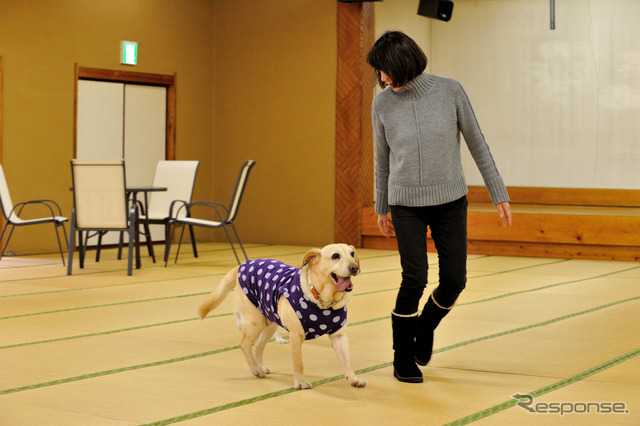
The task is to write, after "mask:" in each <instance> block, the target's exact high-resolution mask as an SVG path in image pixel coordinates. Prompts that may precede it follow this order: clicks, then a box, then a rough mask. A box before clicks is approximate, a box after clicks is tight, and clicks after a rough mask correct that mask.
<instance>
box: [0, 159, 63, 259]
mask: <svg viewBox="0 0 640 426" xmlns="http://www.w3.org/2000/svg"><path fill="white" fill-rule="evenodd" d="M0 205H2V215H3V216H4V220H5V223H4V226H3V227H2V233H0V240H2V237H3V236H4V233H5V231H6V230H7V227H8V226H9V225H11V230H9V234H8V236H7V241H5V243H4V246H3V247H2V253H0V259H2V256H4V252H5V250H6V249H7V245H9V240H10V239H11V235H12V234H13V230H14V229H15V227H16V226H28V225H39V224H42V223H53V226H54V228H55V231H56V238H57V239H58V248H59V249H60V257H61V258H62V264H63V265H64V254H63V252H62V243H61V242H60V235H59V233H58V227H59V226H62V234H63V235H64V237H65V244H66V238H67V231H66V229H65V227H64V223H65V222H66V221H67V220H68V219H67V218H66V217H64V216H62V211H61V210H60V206H59V205H58V203H56V202H55V201H53V200H31V201H25V202H23V203H18V204H16V205H13V202H12V201H11V195H9V187H8V185H7V180H6V178H5V176H4V170H3V168H2V165H1V164H0ZM38 205H39V206H44V208H46V209H47V210H48V211H49V213H50V214H51V215H50V216H49V215H48V216H46V217H40V218H36V219H21V218H20V217H19V216H20V215H21V214H22V211H23V209H24V208H25V207H26V206H38Z"/></svg>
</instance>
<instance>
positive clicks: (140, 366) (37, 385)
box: [0, 296, 640, 415]
mask: <svg viewBox="0 0 640 426" xmlns="http://www.w3.org/2000/svg"><path fill="white" fill-rule="evenodd" d="M638 299H640V296H636V297H632V298H628V299H623V300H618V301H616V302H612V303H608V304H606V305H602V306H597V307H594V308H591V309H587V310H584V311H579V312H575V313H573V314H569V315H563V316H561V317H558V318H553V319H550V320H547V321H543V322H540V323H536V324H531V325H528V326H523V327H518V328H515V329H512V330H507V331H504V332H500V333H494V334H490V335H487V336H484V337H479V338H475V339H470V340H466V341H463V342H459V343H456V344H453V345H449V346H446V347H444V348H440V349H436V350H434V353H440V352H444V351H447V350H451V349H455V348H458V347H461V346H465V345H469V344H472V343H477V342H481V341H484V340H489V339H493V338H496V337H502V336H506V335H509V334H514V333H518V332H520V331H525V330H529V329H532V328H536V327H542V326H546V325H549V324H553V323H556V322H558V321H562V320H565V319H569V318H573V317H577V316H580V315H584V314H588V313H591V312H594V311H598V310H600V309H605V308H608V307H611V306H615V305H619V304H622V303H626V302H631V301H634V300H638ZM385 318H386V317H385ZM367 322H370V321H367ZM362 323H365V322H361V323H360V324H362ZM356 325H357V324H356ZM239 348H240V347H239V346H230V347H227V348H222V349H218V350H214V351H207V352H201V353H198V354H192V355H187V356H183V357H178V358H171V359H166V360H161V361H155V362H150V363H145V364H138V365H132V366H128V367H122V368H117V369H112V370H105V371H98V372H95V373H90V374H83V375H79V376H74V377H68V378H65V379H58V380H52V381H48V382H42V383H34V384H31V385H26V386H20V387H16V388H10V389H3V390H0V395H6V394H11V393H16V392H23V391H28V390H33V389H39V388H44V387H48V386H55V385H60V384H65V383H71V382H77V381H80V380H86V379H91V378H95V377H101V376H106V375H111V374H117V373H123V372H127V371H133V370H139V369H143V368H149V367H157V366H161V365H168V364H174V363H177V362H182V361H188V360H192V359H196V358H202V357H205V356H208V355H214V354H217V353H221V352H226V351H230V350H234V349H239ZM390 365H391V363H383V364H379V365H376V366H371V367H368V368H365V369H363V370H358V371H357V372H356V373H357V374H362V373H363V372H369V371H374V370H378V369H381V368H385V367H388V366H390ZM339 378H342V376H335V377H332V378H328V379H323V380H321V381H320V384H324V383H329V382H332V381H335V380H338V379H339ZM281 392H284V391H279V393H278V394H282V393H281ZM268 395H271V394H268ZM275 396H277V395H275ZM271 397H273V396H269V397H264V396H263V398H262V399H268V398H271ZM259 400H261V399H259ZM242 402H243V401H238V402H237V403H236V404H240V405H246V404H247V403H250V402H247V403H242ZM251 402H256V401H253V400H251ZM236 406H237V405H236ZM227 408H233V407H231V406H229V407H227ZM227 408H225V409H227ZM214 409H216V408H214ZM217 411H220V410H219V409H217ZM205 414H208V413H205ZM205 414H201V415H205Z"/></svg>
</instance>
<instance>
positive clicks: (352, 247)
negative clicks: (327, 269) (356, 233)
mask: <svg viewBox="0 0 640 426" xmlns="http://www.w3.org/2000/svg"><path fill="white" fill-rule="evenodd" d="M349 248H350V249H351V250H353V257H354V258H355V259H356V263H357V264H358V271H359V272H362V268H361V267H360V258H359V257H358V252H357V251H356V248H355V247H354V246H349Z"/></svg>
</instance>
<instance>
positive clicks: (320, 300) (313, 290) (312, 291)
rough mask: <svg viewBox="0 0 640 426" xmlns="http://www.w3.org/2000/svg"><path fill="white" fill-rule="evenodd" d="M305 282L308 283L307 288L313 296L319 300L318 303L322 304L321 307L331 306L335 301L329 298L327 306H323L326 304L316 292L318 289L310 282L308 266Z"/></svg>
mask: <svg viewBox="0 0 640 426" xmlns="http://www.w3.org/2000/svg"><path fill="white" fill-rule="evenodd" d="M307 282H308V283H309V290H311V294H313V297H315V298H316V300H318V301H319V302H320V305H322V308H323V309H326V308H330V307H332V306H333V304H334V303H336V301H335V299H334V300H331V302H330V304H329V306H325V305H326V304H325V302H324V301H323V300H322V298H321V297H320V293H319V292H318V290H316V289H315V287H314V286H313V284H312V283H311V277H310V276H309V268H307Z"/></svg>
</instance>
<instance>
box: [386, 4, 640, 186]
mask: <svg viewBox="0 0 640 426" xmlns="http://www.w3.org/2000/svg"><path fill="white" fill-rule="evenodd" d="M392 3H393V4H392ZM417 4H418V1H417V0H416V1H413V0H396V1H394V2H389V5H387V6H385V7H386V8H395V12H394V13H387V14H386V15H385V16H393V19H392V20H391V21H390V20H389V19H387V18H381V19H380V16H379V14H380V13H382V14H384V13H385V8H381V7H378V6H377V5H376V25H377V27H376V33H378V34H380V33H381V32H382V31H384V29H385V28H379V27H378V24H379V23H381V24H383V25H386V26H389V27H394V28H396V29H400V30H403V29H404V26H403V25H404V24H403V22H402V21H403V20H404V19H403V18H402V17H401V16H402V15H401V14H398V13H397V12H398V10H399V9H400V8H402V9H404V10H403V13H404V14H405V15H408V14H409V13H411V14H412V15H411V16H407V22H408V24H407V26H406V27H407V28H408V31H407V32H413V33H415V32H416V30H415V16H414V15H413V14H415V11H413V9H414V6H415V9H416V11H417ZM555 4H556V11H555V12H556V13H555V14H556V29H555V30H551V29H550V28H549V12H550V11H549V7H550V2H549V1H548V0H458V1H455V7H454V11H453V17H452V19H451V21H450V22H440V21H436V20H430V19H427V18H423V19H424V20H425V28H426V27H427V26H428V27H429V28H430V37H429V39H428V41H419V43H421V45H422V47H423V49H424V50H425V52H426V53H427V56H428V57H429V62H430V69H429V71H430V72H433V73H434V74H439V75H443V76H448V77H452V78H455V79H457V80H459V81H460V82H461V83H462V84H463V86H464V87H465V89H466V90H467V92H468V94H469V96H470V98H471V101H472V104H473V106H474V108H475V111H476V115H477V116H478V119H479V122H480V125H481V127H482V130H483V133H484V134H485V136H486V138H487V141H488V143H489V146H490V147H491V150H492V152H493V153H494V156H495V158H496V161H497V162H498V166H499V168H500V171H501V173H502V175H503V177H504V179H505V182H506V183H507V185H514V186H549V187H578V188H622V189H640V167H638V165H639V164H640V124H639V122H640V120H639V119H640V25H638V22H640V21H639V19H640V1H637V0H558V1H556V2H555ZM427 21H428V23H427ZM423 43H424V44H423ZM463 154H464V156H463V164H464V168H465V173H466V176H467V181H468V183H469V184H471V185H482V184H483V182H482V179H481V177H480V175H479V173H478V172H477V168H476V167H475V164H474V163H473V160H472V159H471V156H470V155H469V154H468V151H467V150H466V149H463Z"/></svg>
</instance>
